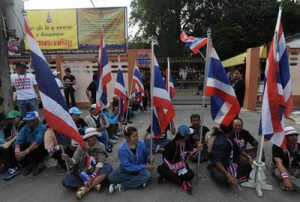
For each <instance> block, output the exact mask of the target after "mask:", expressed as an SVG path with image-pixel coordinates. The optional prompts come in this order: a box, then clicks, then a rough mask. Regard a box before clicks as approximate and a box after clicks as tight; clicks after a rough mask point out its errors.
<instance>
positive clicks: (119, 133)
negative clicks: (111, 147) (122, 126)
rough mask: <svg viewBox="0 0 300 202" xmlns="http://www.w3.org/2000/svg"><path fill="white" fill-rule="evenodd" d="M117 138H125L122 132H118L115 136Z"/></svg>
mask: <svg viewBox="0 0 300 202" xmlns="http://www.w3.org/2000/svg"><path fill="white" fill-rule="evenodd" d="M115 136H117V137H119V138H120V137H122V136H123V134H122V131H119V132H117V134H115Z"/></svg>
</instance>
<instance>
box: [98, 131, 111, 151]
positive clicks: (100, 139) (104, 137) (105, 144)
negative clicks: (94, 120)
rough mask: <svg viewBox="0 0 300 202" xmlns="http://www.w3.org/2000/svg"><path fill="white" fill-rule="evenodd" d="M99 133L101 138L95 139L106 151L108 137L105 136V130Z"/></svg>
mask: <svg viewBox="0 0 300 202" xmlns="http://www.w3.org/2000/svg"><path fill="white" fill-rule="evenodd" d="M100 133H101V135H102V136H101V137H97V138H98V140H99V141H100V142H102V143H103V144H104V146H105V149H107V148H108V146H109V145H108V135H107V133H106V131H105V130H101V131H100Z"/></svg>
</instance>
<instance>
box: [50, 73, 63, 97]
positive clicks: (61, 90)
mask: <svg viewBox="0 0 300 202" xmlns="http://www.w3.org/2000/svg"><path fill="white" fill-rule="evenodd" d="M59 73H60V72H58V71H53V72H52V75H53V76H54V78H55V81H56V83H57V85H58V87H59V89H60V92H61V94H62V96H63V97H65V92H64V85H63V84H62V82H61V81H60V80H59V78H57V76H58V74H59Z"/></svg>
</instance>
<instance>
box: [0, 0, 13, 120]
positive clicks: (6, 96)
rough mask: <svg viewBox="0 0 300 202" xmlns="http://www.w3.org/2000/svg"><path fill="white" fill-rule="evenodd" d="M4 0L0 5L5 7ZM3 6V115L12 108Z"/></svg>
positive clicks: (0, 68) (0, 16) (0, 63)
mask: <svg viewBox="0 0 300 202" xmlns="http://www.w3.org/2000/svg"><path fill="white" fill-rule="evenodd" d="M5 4H6V1H5V0H0V5H5ZM4 8H5V6H1V9H0V58H1V60H0V79H1V89H0V90H1V93H2V97H3V100H4V101H3V103H2V107H3V110H4V112H5V114H7V113H8V111H9V110H11V109H12V108H13V99H12V97H13V96H12V88H11V85H10V72H9V70H10V69H9V64H8V50H7V38H6V37H5V32H6V28H5V26H4V23H3V22H4V21H3V18H4V14H3V9H4Z"/></svg>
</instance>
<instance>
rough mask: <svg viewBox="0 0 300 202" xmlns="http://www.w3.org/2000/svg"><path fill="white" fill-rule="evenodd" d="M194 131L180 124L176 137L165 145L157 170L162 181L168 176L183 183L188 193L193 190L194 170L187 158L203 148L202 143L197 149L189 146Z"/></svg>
mask: <svg viewBox="0 0 300 202" xmlns="http://www.w3.org/2000/svg"><path fill="white" fill-rule="evenodd" d="M193 133H194V130H193V129H191V128H189V127H188V126H187V125H181V126H179V127H178V132H177V134H176V136H175V138H174V139H173V140H172V141H171V142H170V143H169V144H168V145H167V146H166V147H165V151H164V153H163V155H162V158H163V163H162V165H161V166H158V168H157V172H158V173H159V174H160V177H159V182H160V183H162V182H165V181H166V178H167V179H170V180H172V181H174V182H175V183H177V184H179V185H181V186H182V188H183V190H184V191H186V192H188V193H191V192H192V184H191V180H192V179H193V178H194V172H193V171H192V170H191V169H190V168H189V166H188V164H187V162H186V158H187V156H188V154H189V155H194V154H195V153H196V152H198V151H199V150H202V149H203V146H202V144H200V143H198V147H197V149H195V148H192V147H191V148H189V147H188V144H186V141H187V140H188V138H189V134H193Z"/></svg>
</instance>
